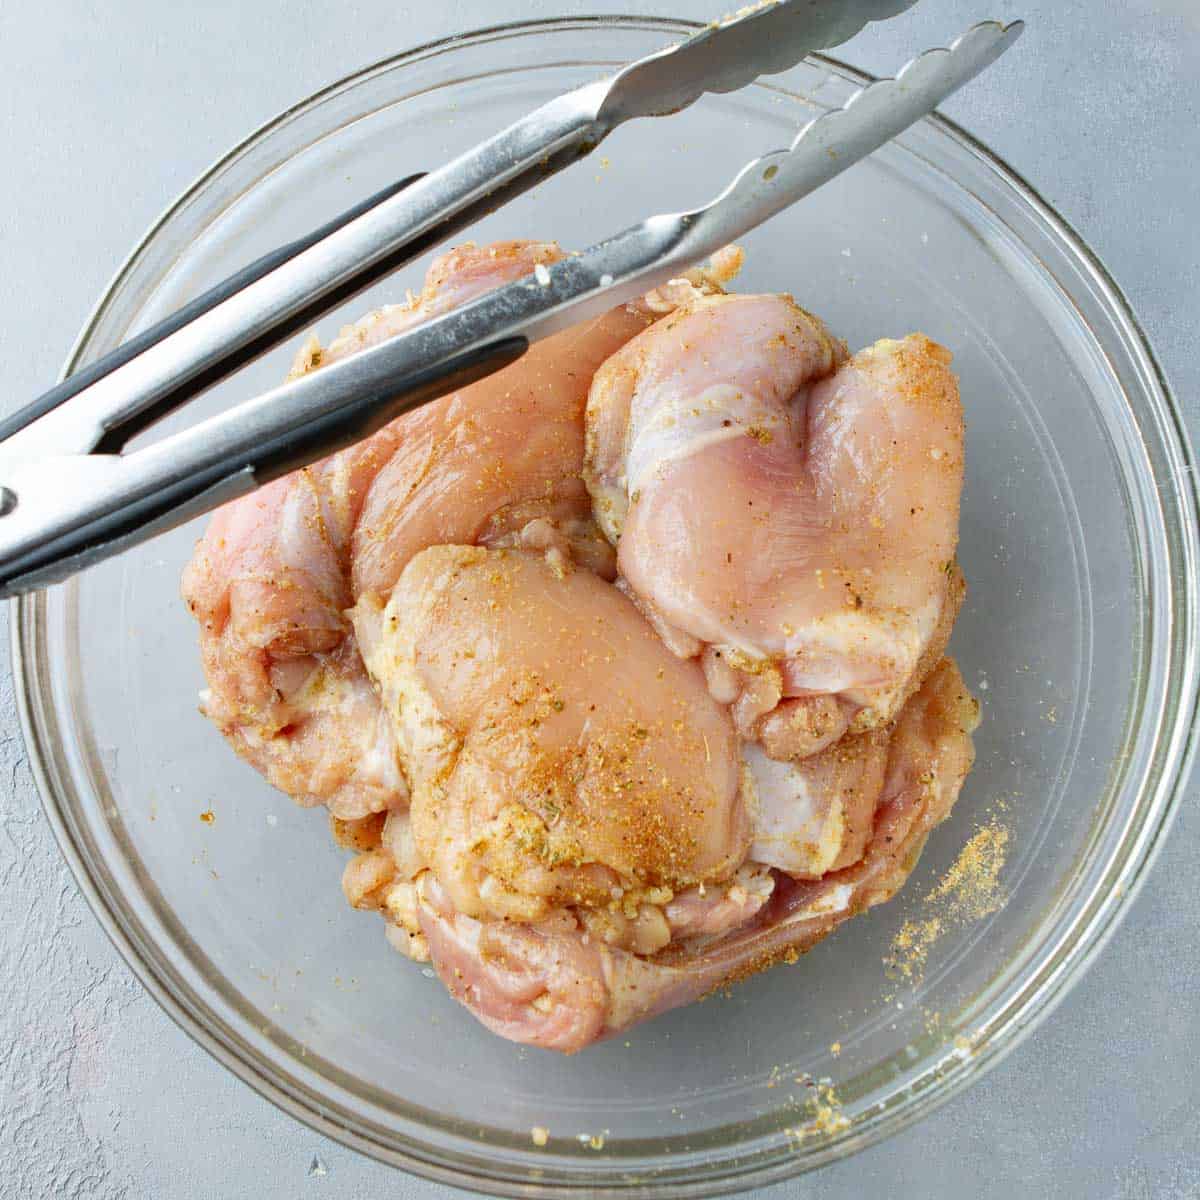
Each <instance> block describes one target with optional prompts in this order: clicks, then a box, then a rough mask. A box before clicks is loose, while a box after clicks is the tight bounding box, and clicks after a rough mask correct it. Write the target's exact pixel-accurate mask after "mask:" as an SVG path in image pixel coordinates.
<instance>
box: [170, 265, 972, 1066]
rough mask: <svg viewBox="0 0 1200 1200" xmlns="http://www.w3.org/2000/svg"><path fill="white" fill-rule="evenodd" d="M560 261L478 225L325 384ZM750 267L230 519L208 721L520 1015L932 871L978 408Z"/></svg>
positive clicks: (544, 355)
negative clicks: (751, 284)
mask: <svg viewBox="0 0 1200 1200" xmlns="http://www.w3.org/2000/svg"><path fill="white" fill-rule="evenodd" d="M561 256H562V252H561V251H560V250H559V249H558V248H557V247H556V246H555V245H553V244H547V243H540V242H504V243H499V244H495V245H491V246H482V247H476V246H474V245H467V246H463V247H460V248H458V249H456V250H454V251H452V252H451V253H449V254H447V255H445V256H443V257H442V258H440V259H439V260H437V261H436V262H435V263H434V265H433V267H432V268H431V270H430V272H429V274H428V277H427V279H426V282H425V286H424V288H423V290H422V292H421V294H420V295H419V296H416V297H413V298H411V299H410V301H409V303H407V304H404V305H397V306H393V307H388V308H384V309H382V310H381V311H379V312H375V313H372V314H371V315H370V316H368V317H367V318H365V319H364V320H363V321H361V322H359V323H358V324H357V325H353V326H351V327H349V328H348V329H346V330H344V331H343V332H342V334H341V335H340V336H339V337H338V338H337V339H336V340H335V341H334V342H333V343H332V344H331V345H330V346H328V347H327V348H324V349H322V348H321V347H320V346H319V344H318V343H317V342H316V340H315V339H310V341H309V342H308V344H307V345H306V346H304V347H303V348H302V350H301V352H300V354H299V356H298V358H297V362H296V365H295V367H294V369H293V373H294V374H295V373H303V372H306V371H310V370H319V369H320V367H321V366H322V365H323V364H325V363H329V362H332V361H334V360H336V359H339V358H344V357H345V356H347V355H350V354H353V353H355V352H356V351H357V350H360V349H362V348H363V347H366V346H371V345H373V344H375V343H377V342H379V341H381V340H383V339H385V338H387V337H389V336H392V335H394V334H396V333H398V332H400V331H401V330H403V329H405V328H408V327H411V326H412V325H414V324H416V323H418V322H420V321H423V320H427V319H429V318H430V317H432V316H434V315H436V314H439V313H442V312H445V311H446V310H448V309H449V308H452V307H453V306H455V305H457V304H461V303H464V302H465V301H467V300H469V299H471V298H473V297H475V296H477V295H479V294H480V293H482V292H484V291H486V290H488V289H490V288H494V287H497V286H499V285H501V284H503V283H506V282H508V281H511V280H513V279H515V278H517V277H520V276H522V275H525V274H528V273H530V272H532V271H533V270H534V268H535V267H536V266H537V265H538V264H548V263H552V262H554V261H556V260H557V259H559V258H560V257H561ZM740 257H741V256H740V252H738V251H736V250H732V249H731V250H729V251H726V252H723V253H722V254H721V255H718V256H717V258H716V259H714V261H713V263H712V264H710V266H709V267H708V268H707V269H705V270H703V271H697V272H694V273H692V274H691V275H690V276H689V277H687V278H685V279H680V280H677V281H674V282H672V283H671V284H669V285H667V286H665V287H663V288H660V289H658V290H657V291H655V292H652V293H650V294H649V295H648V296H646V297H645V299H644V300H643V301H641V302H640V303H637V304H632V305H628V306H625V307H620V308H616V309H614V310H612V311H611V312H609V313H607V314H606V315H605V316H603V317H601V318H599V319H597V320H594V321H591V322H587V323H584V324H582V325H579V326H577V327H575V328H573V329H570V330H567V331H566V332H563V333H560V334H558V335H556V336H555V337H552V338H550V339H548V340H546V341H543V342H541V343H539V344H537V345H534V346H533V347H532V348H531V349H530V350H529V352H528V353H527V354H526V355H525V357H524V358H523V359H521V360H520V361H518V362H517V363H515V364H513V365H512V366H509V367H508V368H506V369H505V370H503V371H502V372H500V373H498V374H496V375H493V376H491V377H489V378H487V379H485V380H483V381H482V382H479V383H476V384H474V385H472V386H471V387H469V388H466V389H465V390H463V391H461V392H459V393H457V394H454V395H450V396H447V397H445V398H444V399H441V400H439V401H436V402H435V403H432V404H430V405H427V406H426V407H424V408H421V409H419V410H416V411H414V412H412V413H410V414H408V415H406V416H404V417H402V418H400V419H399V420H397V421H395V422H393V423H392V424H391V425H389V426H387V427H386V428H384V429H382V430H381V431H380V432H379V433H377V434H375V435H374V436H373V437H371V438H369V439H368V440H366V441H364V442H362V443H361V444H359V445H356V446H354V447H352V448H350V449H348V450H345V451H343V452H341V453H339V454H337V455H334V456H333V457H331V458H329V459H327V460H325V461H323V462H320V463H318V464H316V465H315V466H312V467H309V468H307V469H305V470H302V471H298V472H296V473H295V474H293V475H290V476H288V477H286V478H283V479H280V480H278V481H276V482H275V483H273V484H271V485H269V486H268V487H265V488H263V489H262V490H261V491H259V492H257V493H255V494H253V495H251V496H249V497H247V498H245V499H243V500H240V501H237V502H236V503H234V504H232V505H229V506H228V507H226V508H225V509H223V510H221V511H220V512H218V513H217V515H216V516H215V517H214V519H213V521H212V523H211V525H210V526H209V528H208V530H207V532H206V534H205V536H204V538H203V539H202V540H201V542H200V543H199V545H198V547H197V549H196V553H195V557H194V558H193V560H192V562H191V563H190V565H189V566H188V568H187V571H186V574H185V577H184V583H183V591H184V596H185V598H186V600H187V603H188V605H189V607H190V609H191V611H192V612H193V614H194V615H195V616H196V618H197V620H198V621H199V623H200V637H201V647H202V651H203V658H204V668H205V672H206V674H207V678H208V684H209V688H208V690H207V691H206V692H205V693H204V696H203V710H204V712H205V713H206V714H207V716H208V717H209V718H210V719H211V720H212V721H213V722H214V723H215V724H216V725H217V727H218V728H219V729H220V730H221V732H222V733H223V734H224V735H225V736H226V737H227V738H228V739H229V741H230V742H231V743H232V744H233V746H234V747H235V749H236V750H237V751H238V753H239V754H241V755H242V756H243V758H245V759H246V760H247V761H248V762H250V763H251V764H253V765H254V766H255V767H256V768H257V769H258V770H259V771H261V772H262V773H263V774H264V775H265V776H266V778H267V779H268V780H270V782H271V783H272V784H274V785H275V786H276V787H278V788H280V789H282V790H283V791H285V792H287V793H289V794H290V795H292V796H294V797H295V798H296V799H297V800H298V801H300V802H301V803H302V804H306V805H317V804H323V805H325V806H326V807H327V808H328V810H329V813H330V815H331V824H332V827H333V833H334V836H335V837H336V838H337V840H338V842H339V843H341V844H342V845H343V846H345V847H347V848H350V849H353V850H355V851H357V854H356V856H355V857H354V858H353V860H352V861H350V862H349V864H348V865H347V867H346V870H345V874H344V877H343V881H342V882H343V887H344V890H345V893H346V896H347V898H348V899H349V901H350V903H351V904H352V905H353V906H354V907H355V908H359V909H367V910H373V911H376V912H378V913H380V914H382V916H383V917H384V918H385V921H386V928H387V934H388V937H389V939H390V940H391V942H392V944H393V945H394V946H395V947H396V948H397V949H398V950H400V951H401V952H402V953H404V954H406V955H408V957H410V958H412V959H415V960H417V961H419V962H425V961H430V962H432V964H433V966H434V968H435V969H436V970H437V973H438V975H439V976H440V977H441V979H442V980H443V982H444V983H445V985H446V987H447V988H448V989H449V990H450V992H451V993H452V994H453V995H454V996H455V997H457V998H458V999H459V1000H460V1001H462V1003H464V1004H465V1005H466V1006H467V1007H468V1008H469V1009H470V1010H471V1011H472V1012H473V1013H474V1014H475V1015H476V1016H477V1017H478V1018H479V1019H480V1020H481V1021H482V1022H483V1023H484V1024H485V1025H486V1026H487V1027H488V1028H490V1029H492V1030H494V1031H495V1032H496V1033H499V1034H501V1035H503V1036H504V1037H507V1038H511V1039H514V1040H516V1041H520V1042H525V1043H529V1044H532V1045H537V1046H544V1047H549V1048H552V1049H556V1050H562V1051H575V1050H579V1049H580V1048H582V1047H584V1046H587V1045H588V1044H590V1043H592V1042H594V1041H596V1040H598V1039H600V1038H604V1037H607V1036H609V1035H611V1034H613V1033H614V1032H616V1031H617V1030H621V1029H625V1028H627V1027H628V1026H630V1025H632V1024H633V1023H635V1022H637V1021H641V1020H644V1019H646V1018H647V1017H650V1016H653V1015H654V1014H656V1013H660V1012H662V1011H664V1010H666V1009H669V1008H673V1007H675V1006H678V1005H681V1004H685V1003H687V1002H689V1001H691V1000H694V999H696V998H698V997H701V996H703V995H705V994H707V993H709V992H711V991H712V990H713V989H714V988H717V987H719V986H721V985H723V984H726V983H729V982H730V981H732V980H734V979H736V978H740V977H742V976H744V975H747V974H749V973H750V972H753V971H757V970H760V969H761V968H763V967H765V966H767V965H769V964H771V963H774V962H776V961H778V960H781V959H787V960H789V961H792V960H794V959H795V957H796V955H797V954H798V953H800V952H802V951H804V950H806V949H808V948H809V947H810V946H812V945H813V944H814V943H815V942H816V941H818V940H819V939H821V938H822V937H824V936H825V935H826V934H828V933H829V932H830V931H831V930H832V929H833V928H834V927H835V926H837V925H838V924H840V923H841V922H842V921H844V920H846V919H847V918H848V917H850V916H852V915H854V914H856V913H859V912H862V911H863V910H865V909H866V908H868V907H870V906H871V905H874V904H878V903H880V902H881V901H884V900H887V899H888V898H889V897H890V896H892V895H893V894H894V893H895V891H896V890H897V889H898V888H899V887H900V885H901V884H902V883H903V882H904V880H905V878H906V877H907V875H908V873H909V872H910V871H911V870H912V867H913V865H914V863H915V861H916V859H917V856H918V855H919V853H920V850H921V847H922V845H923V843H924V841H925V838H926V836H927V835H928V833H929V831H930V830H931V829H932V828H933V826H935V825H936V824H937V823H938V822H939V821H941V820H942V819H943V818H944V817H945V816H946V815H947V813H948V812H949V810H950V807H951V805H952V804H953V802H954V800H955V798H956V797H957V795H958V792H959V789H960V787H961V786H962V782H963V779H964V778H965V776H966V774H967V771H968V770H969V769H970V766H971V762H972V757H973V750H972V745H971V737H970V735H971V731H972V730H973V728H974V727H975V724H976V723H977V719H978V706H977V704H976V702H975V701H974V700H973V699H972V697H971V696H970V695H969V693H968V692H967V690H966V688H965V687H964V685H963V681H962V678H961V677H960V675H959V672H958V670H957V668H956V667H955V665H954V663H953V662H952V661H951V660H950V659H948V658H946V657H944V651H945V647H946V642H947V638H948V637H949V633H950V629H951V626H952V625H953V622H954V618H955V616H956V614H957V611H958V608H959V605H960V603H961V600H962V596H963V581H962V577H961V575H960V573H959V571H958V568H957V565H956V563H955V546H956V542H957V537H958V512H959V494H960V490H961V486H962V472H963V420H962V410H961V406H960V403H959V397H958V389H957V384H956V381H955V377H954V375H953V374H952V372H951V370H950V366H949V358H950V356H949V354H948V353H947V351H945V350H943V349H942V348H941V347H939V346H937V345H935V344H934V343H933V342H931V341H929V340H928V339H927V338H925V337H923V336H921V335H919V334H914V335H910V336H909V337H906V338H903V339H902V340H900V341H889V340H884V341H880V342H877V343H876V344H875V345H873V346H871V347H868V348H867V349H865V350H861V351H859V352H858V353H857V354H855V355H853V356H849V355H848V354H847V351H846V347H845V345H844V343H842V342H841V341H839V340H838V339H837V338H835V337H833V336H832V335H831V334H830V332H829V331H828V330H827V329H826V328H825V326H824V325H823V324H822V323H821V321H820V320H818V319H817V318H816V317H814V316H812V315H811V314H810V313H808V312H805V311H804V310H803V309H802V308H800V307H799V306H798V305H797V304H796V303H795V302H794V301H793V300H792V299H791V297H789V296H787V295H775V294H772V295H744V294H733V293H727V292H726V291H725V289H724V286H723V285H724V284H726V283H728V281H729V279H730V278H732V276H733V275H734V274H735V273H736V270H737V268H738V266H739V265H740Z"/></svg>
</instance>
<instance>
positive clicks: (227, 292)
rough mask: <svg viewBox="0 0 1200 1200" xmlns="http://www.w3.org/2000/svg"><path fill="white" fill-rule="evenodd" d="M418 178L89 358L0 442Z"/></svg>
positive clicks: (241, 351)
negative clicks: (93, 360)
mask: <svg viewBox="0 0 1200 1200" xmlns="http://www.w3.org/2000/svg"><path fill="white" fill-rule="evenodd" d="M420 178H421V174H416V175H409V176H408V177H407V178H405V179H401V180H399V181H398V182H396V183H392V184H389V185H388V186H387V187H385V188H382V189H381V190H380V191H378V192H376V193H375V194H374V195H372V196H368V197H367V198H366V199H365V200H361V201H359V203H358V204H356V205H354V207H353V208H348V209H347V210H346V211H345V212H343V213H341V214H339V215H338V216H336V217H334V218H333V220H332V221H327V222H326V223H325V224H324V225H322V226H320V227H319V228H317V229H314V230H313V231H312V232H311V233H309V234H308V235H306V236H305V237H302V238H297V239H296V240H295V241H294V242H288V243H287V244H286V245H284V246H280V247H278V249H275V250H271V251H269V252H268V253H266V254H264V255H263V256H262V257H261V258H257V259H255V260H254V262H252V263H250V264H249V265H248V266H245V267H243V268H242V269H241V270H240V271H235V272H234V273H233V274H232V275H230V276H229V277H228V278H227V279H223V280H221V282H220V283H218V284H214V285H213V286H212V287H211V288H209V289H208V291H206V292H202V293H201V294H200V295H199V296H197V297H196V298H195V299H194V300H190V301H188V303H187V304H185V305H184V306H183V307H182V308H180V309H178V310H177V311H176V312H173V313H172V314H171V315H170V316H169V317H164V318H163V320H161V321H159V322H157V323H156V324H154V325H151V326H150V328H149V329H145V330H143V331H142V332H141V333H138V334H135V335H134V336H133V337H131V338H129V339H128V340H127V341H124V342H122V343H121V344H120V345H119V346H118V347H117V348H116V349H115V350H110V351H109V352H108V353H107V354H105V355H104V356H103V357H101V358H98V359H97V360H96V361H95V362H92V363H89V364H88V365H87V366H86V367H83V368H81V369H80V370H78V371H76V372H75V373H74V374H73V375H69V376H67V378H66V379H64V380H63V381H62V382H61V383H60V384H58V385H57V386H55V387H52V388H51V389H50V390H49V391H48V392H44V393H43V394H42V395H40V396H39V397H38V398H37V399H36V400H33V401H31V402H30V403H29V404H27V405H25V407H24V408H21V409H18V410H17V411H16V412H15V413H12V414H11V415H10V416H8V417H6V418H5V419H4V420H2V421H0V442H2V441H5V440H7V439H8V438H10V437H12V436H13V435H14V434H15V433H19V432H20V431H21V430H22V429H24V428H26V426H28V425H32V424H33V422H34V421H36V420H38V419H39V418H41V417H44V416H45V415H46V414H47V413H49V412H51V411H53V410H54V409H56V408H58V407H59V406H60V405H63V404H65V403H66V402H67V401H68V400H71V399H74V397H75V396H77V395H79V393H80V392H82V391H83V390H84V389H85V388H89V387H91V385H92V384H94V383H96V382H97V381H98V380H100V379H102V378H104V376H106V375H111V374H112V372H114V371H116V370H117V369H118V368H120V367H123V366H125V364H126V363H129V362H131V361H132V360H133V359H135V358H137V356H138V355H139V354H142V353H143V352H144V351H146V350H149V349H150V347H151V346H156V345H157V344H158V343H159V342H161V341H163V340H165V339H166V338H168V337H170V336H171V334H173V333H176V332H177V331H178V330H180V329H182V328H183V327H184V326H185V325H187V324H189V323H190V322H192V321H194V320H196V318H197V317H200V316H203V314H204V313H206V312H210V311H211V310H212V309H214V308H216V307H217V305H218V304H223V303H224V302H225V301H226V300H228V299H229V298H230V297H231V296H234V295H236V294H237V293H238V292H240V291H242V289H243V288H247V287H249V286H250V284H252V283H255V282H257V281H258V280H259V279H262V278H263V276H265V275H269V274H270V273H271V272H272V271H274V270H276V269H277V268H279V267H282V266H283V265H284V264H285V263H287V262H289V261H290V260H291V259H293V258H295V257H296V255H298V254H300V253H302V252H303V251H305V250H307V249H308V248H309V247H310V246H315V245H316V244H317V243H318V242H320V241H323V240H324V239H325V238H327V237H328V236H329V235H330V234H331V233H334V232H336V231H337V230H339V229H341V228H342V227H343V226H344V225H348V224H349V223H350V222H351V221H353V220H355V219H356V218H358V217H361V216H362V215H363V214H364V213H366V212H369V211H370V210H371V209H373V208H375V207H376V206H377V205H379V204H382V203H383V202H384V201H385V200H389V199H391V197H392V196H395V195H396V194H397V193H399V192H402V191H403V190H404V189H405V188H406V187H408V186H409V185H410V184H412V183H415V182H416V181H417V180H418V179H420ZM311 319H312V318H311V315H310V314H309V313H306V312H300V313H298V314H297V315H296V316H294V317H293V318H291V319H290V320H289V321H288V322H286V323H285V324H282V325H279V326H276V327H275V330H274V336H273V337H272V338H271V341H270V343H269V344H268V345H259V346H254V345H253V344H247V345H246V346H243V347H239V348H238V349H237V350H235V351H233V352H231V353H230V355H229V357H228V358H227V359H225V360H223V361H222V364H221V366H222V372H221V374H222V375H226V374H229V373H231V372H233V371H236V370H237V369H238V368H239V367H240V366H242V365H244V364H245V363H247V362H249V361H251V360H252V359H253V358H255V357H256V356H257V355H258V354H259V353H261V352H262V351H264V350H266V349H269V347H270V345H274V344H275V343H276V342H278V341H282V340H283V339H285V338H287V337H289V336H291V334H293V333H295V332H296V330H297V329H298V328H302V327H303V326H304V325H305V324H307V323H308V321H309V320H311ZM210 382H214V383H215V382H216V380H215V379H213V380H211V381H210ZM198 386H199V387H203V386H204V384H203V383H200V384H199V385H198ZM143 417H144V419H143V420H141V421H140V423H139V425H138V428H141V427H143V426H145V425H148V424H150V423H151V421H152V420H153V419H154V416H153V415H152V414H151V413H144V414H143ZM134 432H136V429H132V430H130V429H128V428H127V429H126V430H125V431H124V436H125V438H128V437H131V436H132V434H133V433H134ZM94 449H96V450H99V451H103V450H105V449H107V447H105V446H103V444H98V445H97V446H95V447H94Z"/></svg>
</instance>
